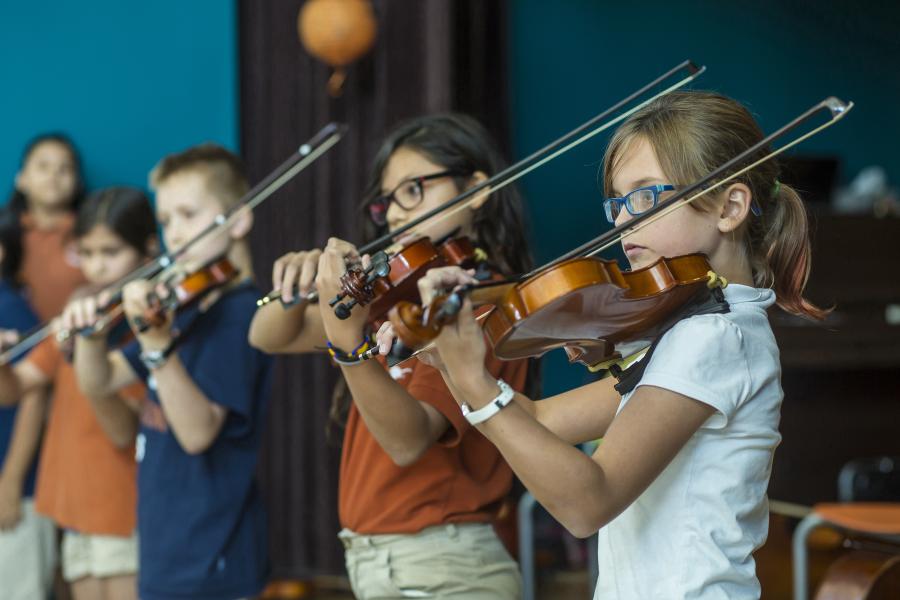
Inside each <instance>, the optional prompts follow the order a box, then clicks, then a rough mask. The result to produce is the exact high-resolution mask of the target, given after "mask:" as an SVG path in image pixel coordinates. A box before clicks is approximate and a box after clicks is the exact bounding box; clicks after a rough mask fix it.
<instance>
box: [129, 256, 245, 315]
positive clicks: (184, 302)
mask: <svg viewBox="0 0 900 600" xmlns="http://www.w3.org/2000/svg"><path fill="white" fill-rule="evenodd" d="M238 274H239V271H238V269H237V267H235V266H234V265H233V264H232V263H231V261H230V260H228V258H225V257H223V258H218V259H216V260H214V261H212V262H210V263H209V264H207V265H205V266H203V267H202V268H200V269H198V270H196V271H194V272H193V273H189V274H187V275H185V276H183V277H180V278H179V279H177V281H174V280H173V281H168V282H166V286H167V288H168V289H169V295H168V296H167V297H166V298H164V299H160V298H159V297H156V296H155V295H154V297H153V303H152V307H151V309H150V310H148V311H146V312H145V313H144V314H143V315H142V316H141V318H140V319H136V323H135V325H137V327H138V329H140V330H142V331H144V330H146V329H148V328H150V327H158V326H160V325H162V324H163V323H164V322H165V318H166V317H165V315H166V313H167V312H168V311H170V310H176V309H178V308H181V307H184V306H189V305H191V304H193V303H194V302H197V301H198V300H200V299H201V298H203V297H204V296H206V294H208V293H209V292H211V291H213V290H214V289H216V288H220V287H222V286H224V285H227V284H228V283H231V282H232V281H233V280H234V279H235V278H236V277H237V276H238Z"/></svg>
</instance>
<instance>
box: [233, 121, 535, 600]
mask: <svg viewBox="0 0 900 600" xmlns="http://www.w3.org/2000/svg"><path fill="white" fill-rule="evenodd" d="M502 168H503V161H502V159H501V158H500V155H499V152H498V151H497V150H496V148H495V147H494V144H493V143H492V141H491V140H490V137H489V136H488V134H487V132H485V131H484V129H483V128H482V127H481V125H480V124H478V123H477V122H476V121H475V120H474V119H472V118H471V117H466V116H464V115H454V114H445V115H429V116H424V117H419V118H417V119H413V120H410V121H407V122H405V123H403V124H401V125H399V126H398V127H396V128H395V129H394V130H393V131H392V132H391V133H390V134H389V135H388V136H387V138H386V139H385V140H384V142H383V143H382V144H381V147H380V149H379V151H378V153H377V154H376V156H375V160H374V164H373V169H372V177H371V182H370V186H369V189H368V193H367V196H368V198H367V202H366V207H367V209H368V213H369V217H370V221H371V222H370V223H369V225H370V226H372V227H374V228H377V230H376V231H374V232H371V233H376V234H379V233H386V232H388V231H396V230H397V229H398V228H399V227H401V226H402V225H404V224H405V223H409V222H410V221H412V220H413V219H415V218H416V217H418V216H420V215H422V214H424V213H426V212H427V211H429V210H431V209H434V208H436V207H438V206H441V205H443V204H444V203H446V202H447V201H449V200H450V199H451V198H453V197H454V196H456V195H458V194H460V193H461V192H463V191H464V190H466V189H469V188H471V187H472V186H475V185H477V184H479V183H481V182H482V181H484V180H486V179H487V178H488V177H489V176H491V175H493V174H495V173H497V172H499V171H500V170H501V169H502ZM417 233H418V234H419V235H421V236H426V237H428V238H430V239H431V240H433V241H434V242H440V241H442V240H444V239H448V238H453V237H456V236H459V235H466V236H468V237H469V238H470V239H471V240H472V242H473V243H474V244H476V245H478V246H480V247H481V248H482V249H483V250H484V251H485V253H486V255H487V257H486V261H481V262H480V264H479V270H488V269H490V270H492V271H495V272H496V271H499V272H501V273H504V274H511V273H520V272H523V271H527V270H528V267H529V253H528V249H527V246H526V243H525V237H524V227H523V218H522V205H521V201H520V199H519V197H518V194H517V193H516V192H515V191H514V188H513V187H512V186H508V187H505V188H503V189H502V190H498V191H496V192H494V193H492V194H490V195H489V196H488V195H484V196H482V197H480V198H478V199H477V200H476V201H473V203H472V204H471V205H470V206H469V207H468V208H466V209H465V210H462V211H459V212H458V213H456V214H454V215H452V216H445V218H443V219H441V220H436V221H435V222H434V223H431V224H430V225H428V226H425V227H421V228H420V229H419V230H418V231H417ZM355 258H359V253H358V252H357V250H356V248H355V247H353V246H352V245H351V244H350V243H348V242H345V241H341V240H338V239H335V238H332V239H331V240H330V241H329V243H328V245H327V247H326V248H325V249H324V250H310V251H306V252H295V253H291V254H288V255H286V256H284V257H282V258H281V259H279V260H278V261H277V262H276V263H275V266H274V268H273V284H274V287H275V288H276V289H280V290H281V293H282V294H283V297H286V299H287V300H290V299H291V297H292V296H293V294H294V293H295V292H294V291H293V290H294V288H297V289H298V290H299V292H300V294H301V296H303V295H305V294H306V293H307V292H308V291H309V290H310V289H312V284H313V281H315V286H316V288H317V289H318V292H319V294H320V297H321V298H322V299H323V302H321V303H320V304H319V305H318V306H317V305H314V304H309V303H307V302H305V301H301V302H300V303H299V304H297V305H296V306H294V307H290V308H287V309H286V310H284V309H283V307H282V306H280V305H279V303H272V304H270V305H268V306H266V307H264V308H262V309H260V310H259V311H258V312H257V314H256V316H255V317H254V320H253V324H252V326H251V330H250V343H251V344H253V345H254V346H256V347H258V348H260V349H262V350H264V351H268V352H273V353H275V352H277V353H304V352H315V351H321V350H320V348H321V347H322V346H325V345H326V342H330V344H331V347H332V350H333V351H335V352H336V353H337V350H336V348H344V349H345V350H347V351H349V350H351V349H353V348H354V347H357V346H358V345H360V344H361V341H362V339H363V336H364V335H365V334H366V333H367V331H366V321H367V317H368V311H369V308H368V307H357V308H356V309H354V311H353V314H352V316H351V317H350V318H349V319H347V320H344V321H340V320H338V319H337V318H336V317H335V316H334V313H333V311H332V309H331V308H330V307H329V305H328V303H327V302H325V301H324V300H325V299H327V298H331V297H332V296H334V294H335V293H336V292H337V286H338V279H339V277H340V275H341V274H343V273H344V270H345V267H346V264H345V263H346V260H348V259H349V260H352V259H355ZM343 355H344V353H343V352H341V354H340V355H339V357H340V356H343ZM341 363H342V364H341V371H342V375H343V377H344V380H345V381H346V388H347V390H348V391H349V395H350V396H352V402H351V403H350V404H349V405H348V406H347V407H346V409H345V410H347V411H348V413H347V417H346V429H345V433H344V445H343V452H342V455H341V474H340V484H339V506H338V512H339V516H340V521H341V525H342V527H343V531H342V532H341V533H340V538H341V541H342V543H343V545H344V548H345V558H346V564H347V572H348V574H349V576H350V582H351V584H352V586H353V592H354V594H355V595H356V597H357V598H359V599H360V600H368V599H375V598H377V599H379V600H386V599H389V598H397V599H399V598H413V597H422V598H424V597H440V598H465V599H467V600H470V599H479V600H487V599H492V600H512V599H514V598H518V597H519V596H520V593H521V592H520V583H519V574H518V569H517V566H516V564H515V562H514V561H513V560H512V558H511V557H510V556H509V554H508V553H507V552H506V550H505V549H504V548H503V545H502V544H501V542H500V540H499V539H498V538H497V536H496V534H495V533H494V530H493V528H492V527H491V523H492V521H493V520H494V518H495V517H496V516H497V514H498V510H499V507H500V505H501V503H502V502H503V500H504V498H505V497H506V495H507V494H508V493H509V490H510V485H511V482H512V475H511V473H510V470H509V467H508V466H507V465H506V464H505V463H504V462H503V460H502V459H501V457H500V455H499V453H498V452H497V451H496V450H495V449H493V448H491V447H490V445H489V444H488V443H487V440H485V438H484V437H483V436H481V434H479V433H478V432H477V431H474V430H473V428H472V427H471V425H470V424H469V423H468V422H467V421H466V419H465V418H464V417H463V416H462V414H461V413H460V411H459V408H458V407H457V406H456V402H455V401H453V399H452V396H451V395H450V391H449V390H448V389H447V387H446V386H445V385H444V383H443V380H442V379H441V376H440V373H439V372H438V371H437V370H435V369H433V368H431V367H430V366H428V365H427V364H425V363H420V362H419V361H418V360H416V359H412V360H410V361H408V362H405V363H403V364H401V365H396V366H395V367H393V368H391V369H387V368H385V365H384V361H383V360H381V359H379V360H378V361H375V360H372V361H368V362H366V363H361V364H358V365H357V364H353V363H350V362H347V361H341ZM379 363H381V364H379ZM350 364H353V366H349V365H350ZM485 365H486V368H487V369H488V370H489V371H490V372H492V373H494V374H495V375H496V376H498V377H501V378H503V379H504V380H506V381H507V382H509V384H510V385H511V386H513V387H514V388H517V389H520V390H521V389H523V388H524V387H525V384H526V381H525V380H526V371H527V367H528V365H527V362H526V361H510V362H501V361H499V360H497V359H496V358H493V357H488V358H487V359H486V362H485ZM341 408H344V407H342V406H336V407H333V412H335V409H341Z"/></svg>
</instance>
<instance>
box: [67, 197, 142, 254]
mask: <svg viewBox="0 0 900 600" xmlns="http://www.w3.org/2000/svg"><path fill="white" fill-rule="evenodd" d="M97 225H105V226H106V227H108V228H109V229H110V230H111V231H112V232H113V233H115V234H116V235H117V236H119V237H120V238H122V241H124V242H125V243H126V244H128V245H129V246H131V247H132V248H134V249H135V250H137V251H138V252H139V253H140V254H142V255H144V256H146V255H147V254H148V252H149V251H150V247H149V245H148V242H149V241H150V240H152V239H154V237H155V236H156V218H155V217H154V215H153V209H152V208H151V207H150V200H149V198H147V195H146V194H144V192H142V191H141V190H139V189H137V188H133V187H125V186H120V187H108V188H104V189H102V190H98V191H96V192H94V193H92V194H91V195H90V196H88V197H87V199H86V200H85V201H84V203H83V204H82V205H81V208H80V209H79V211H78V215H77V216H76V218H75V227H74V228H73V234H74V235H75V237H76V238H80V237H83V236H85V235H87V234H88V233H89V232H90V231H91V230H92V229H93V228H94V227H96V226H97Z"/></svg>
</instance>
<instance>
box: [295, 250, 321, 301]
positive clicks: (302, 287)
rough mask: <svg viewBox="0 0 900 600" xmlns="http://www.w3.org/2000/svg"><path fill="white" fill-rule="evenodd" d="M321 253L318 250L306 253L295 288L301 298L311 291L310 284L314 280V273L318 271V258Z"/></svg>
mask: <svg viewBox="0 0 900 600" xmlns="http://www.w3.org/2000/svg"><path fill="white" fill-rule="evenodd" d="M321 254H322V253H321V252H320V251H318V250H316V251H313V252H308V253H307V254H306V256H305V257H304V259H303V265H302V268H301V269H300V277H299V279H298V283H297V288H298V290H299V292H300V295H301V296H306V295H308V294H309V292H310V291H311V289H310V288H311V287H312V283H313V281H315V279H316V272H317V271H318V270H319V256H320V255H321Z"/></svg>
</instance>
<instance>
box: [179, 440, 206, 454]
mask: <svg viewBox="0 0 900 600" xmlns="http://www.w3.org/2000/svg"><path fill="white" fill-rule="evenodd" d="M178 443H179V444H180V445H181V449H182V450H184V452H185V454H190V455H191V456H197V455H199V454H203V453H204V452H206V451H207V450H209V447H210V446H211V445H212V440H207V439H204V438H200V437H197V436H191V437H190V438H187V439H179V440H178Z"/></svg>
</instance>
